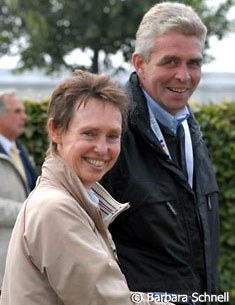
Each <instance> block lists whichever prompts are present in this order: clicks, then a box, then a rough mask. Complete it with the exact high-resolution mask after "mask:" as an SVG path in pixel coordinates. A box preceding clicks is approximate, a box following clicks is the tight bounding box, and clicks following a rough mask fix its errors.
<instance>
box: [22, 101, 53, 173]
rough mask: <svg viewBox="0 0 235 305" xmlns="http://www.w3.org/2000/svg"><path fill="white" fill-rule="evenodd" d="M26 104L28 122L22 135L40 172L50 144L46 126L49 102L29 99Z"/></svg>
mask: <svg viewBox="0 0 235 305" xmlns="http://www.w3.org/2000/svg"><path fill="white" fill-rule="evenodd" d="M24 105H25V108H26V112H27V115H28V123H27V126H26V129H25V133H24V135H23V136H22V142H23V143H24V144H25V146H26V147H27V149H28V151H29V154H30V155H31V156H32V158H33V160H34V162H35V164H36V167H37V168H38V172H40V169H41V165H42V163H43V161H44V158H45V155H46V151H47V148H48V144H49V141H48V135H47V128H46V122H47V105H48V102H47V101H42V102H40V103H39V102H33V101H28V100H27V101H24Z"/></svg>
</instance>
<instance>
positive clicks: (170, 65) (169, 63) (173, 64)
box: [165, 59, 177, 67]
mask: <svg viewBox="0 0 235 305" xmlns="http://www.w3.org/2000/svg"><path fill="white" fill-rule="evenodd" d="M176 64H177V62H176V60H174V59H169V60H167V61H165V65H166V66H168V67H174V66H175V65H176Z"/></svg>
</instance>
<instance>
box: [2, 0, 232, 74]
mask: <svg viewBox="0 0 235 305" xmlns="http://www.w3.org/2000/svg"><path fill="white" fill-rule="evenodd" d="M207 2H208V4H209V5H211V6H215V5H216V3H218V2H223V0H207ZM228 18H229V19H232V18H235V6H234V7H232V9H231V10H230V12H229V14H228ZM208 53H209V54H210V55H212V56H213V57H214V58H215V60H213V61H212V62H211V63H210V64H206V65H204V66H203V69H202V70H203V71H204V72H233V73H235V55H234V54H235V33H229V34H227V35H226V37H224V38H223V39H222V40H220V41H219V40H218V39H216V38H215V37H211V39H210V49H209V50H208ZM76 54H77V53H76ZM79 57H80V58H81V53H80V54H79ZM76 58H77V55H76ZM84 60H88V61H89V59H88V58H84ZM17 61H18V57H17V56H15V57H9V56H2V57H0V69H1V68H3V69H4V68H8V69H13V68H15V66H16V64H17ZM72 61H73V60H72ZM83 63H84V61H83Z"/></svg>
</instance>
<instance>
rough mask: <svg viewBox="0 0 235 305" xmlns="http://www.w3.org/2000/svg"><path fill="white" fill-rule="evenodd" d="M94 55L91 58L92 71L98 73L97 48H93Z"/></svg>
mask: <svg viewBox="0 0 235 305" xmlns="http://www.w3.org/2000/svg"><path fill="white" fill-rule="evenodd" d="M93 51H94V55H93V58H92V67H91V69H92V72H93V73H99V50H98V49H94V50H93Z"/></svg>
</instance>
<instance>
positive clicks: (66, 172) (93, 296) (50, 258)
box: [0, 71, 150, 305]
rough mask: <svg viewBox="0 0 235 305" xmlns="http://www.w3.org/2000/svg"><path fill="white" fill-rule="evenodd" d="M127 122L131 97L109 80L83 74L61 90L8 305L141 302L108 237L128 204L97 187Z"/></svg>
mask: <svg viewBox="0 0 235 305" xmlns="http://www.w3.org/2000/svg"><path fill="white" fill-rule="evenodd" d="M126 116H127V100H126V97H125V95H124V93H123V92H122V91H121V90H120V89H119V88H118V86H117V85H116V84H115V83H113V82H112V81H111V80H110V79H109V78H108V77H107V76H105V75H100V76H98V75H94V74H91V73H88V72H82V71H77V72H76V73H75V75H74V76H73V77H71V78H69V79H66V80H64V81H62V82H61V83H60V84H59V85H58V87H57V88H56V89H55V91H54V93H53V94H52V98H51V101H50V104H49V109H48V132H49V136H50V140H51V144H50V148H49V151H48V156H47V158H46V160H45V162H44V164H43V166H42V175H41V177H39V179H38V181H37V186H36V188H35V189H34V191H33V192H32V193H31V194H30V196H29V198H28V199H27V200H26V202H25V205H24V208H23V209H22V211H21V212H20V215H19V217H18V219H17V222H16V225H15V228H14V231H13V234H12V238H11V242H10V246H9V251H8V256H7V263H6V270H5V276H4V282H3V287H2V297H1V301H0V304H1V305H34V304H37V305H40V304H42V305H55V304H57V305H58V304H59V305H60V304H61V305H62V304H65V305H67V304H69V305H73V304H74V305H79V304H81V305H86V304H96V305H105V304H109V305H126V304H133V303H135V302H136V295H135V298H133V297H131V292H130V291H129V289H128V287H127V284H126V281H125V279H124V277H123V275H122V273H121V271H120V269H119V266H118V263H117V261H116V257H115V249H114V245H113V243H112V240H111V237H110V235H109V233H108V231H107V227H108V225H109V224H110V222H111V221H112V220H113V219H114V218H115V217H116V216H117V215H118V214H119V213H120V212H121V211H122V210H124V209H126V208H128V204H122V205H121V204H119V203H118V202H116V201H115V200H114V199H113V198H112V197H111V196H110V195H109V194H108V193H107V192H106V191H105V190H104V189H103V188H102V187H101V186H100V185H99V184H98V183H97V181H99V180H100V179H101V178H102V177H103V175H104V174H105V173H106V172H107V171H108V170H110V168H111V167H112V166H113V165H114V163H115V161H116V160H117V158H118V155H119V152H120V139H121V134H122V130H123V126H124V125H125V121H126ZM138 296H139V299H138ZM143 297H144V296H143V295H142V294H139V295H137V301H138V302H139V303H140V301H141V299H142V298H143ZM132 299H133V300H132ZM141 304H150V302H147V300H146V301H143V303H141Z"/></svg>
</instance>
